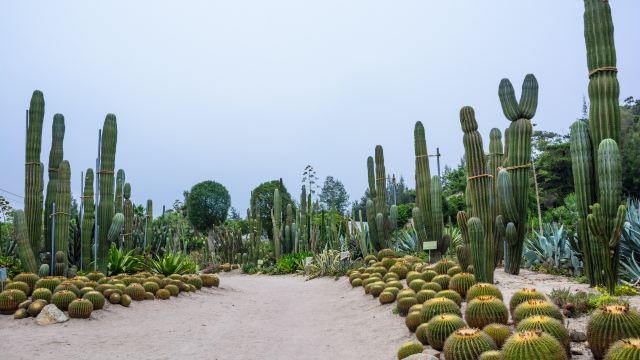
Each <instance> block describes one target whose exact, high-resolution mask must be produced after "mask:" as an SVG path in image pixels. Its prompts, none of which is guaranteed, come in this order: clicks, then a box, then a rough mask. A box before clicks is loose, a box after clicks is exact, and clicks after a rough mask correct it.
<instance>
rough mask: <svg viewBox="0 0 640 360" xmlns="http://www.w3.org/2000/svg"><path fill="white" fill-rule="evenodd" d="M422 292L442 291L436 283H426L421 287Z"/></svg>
mask: <svg viewBox="0 0 640 360" xmlns="http://www.w3.org/2000/svg"><path fill="white" fill-rule="evenodd" d="M422 290H431V291H435V292H439V291H442V286H440V284H438V283H436V282H428V283H426V284H424V285H423V286H422Z"/></svg>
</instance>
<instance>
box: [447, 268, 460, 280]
mask: <svg viewBox="0 0 640 360" xmlns="http://www.w3.org/2000/svg"><path fill="white" fill-rule="evenodd" d="M461 272H462V268H461V267H460V266H458V265H456V266H454V267H452V268H451V269H449V270H448V271H447V275H449V276H451V277H454V276H455V275H457V274H460V273H461Z"/></svg>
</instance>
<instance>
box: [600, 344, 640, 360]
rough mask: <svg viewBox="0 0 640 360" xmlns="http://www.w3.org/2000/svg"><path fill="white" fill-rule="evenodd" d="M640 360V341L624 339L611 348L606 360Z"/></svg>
mask: <svg viewBox="0 0 640 360" xmlns="http://www.w3.org/2000/svg"><path fill="white" fill-rule="evenodd" d="M638 359H640V339H624V340H620V341H617V342H615V343H614V344H613V345H611V347H610V348H609V351H608V352H607V355H606V356H605V357H604V360H638Z"/></svg>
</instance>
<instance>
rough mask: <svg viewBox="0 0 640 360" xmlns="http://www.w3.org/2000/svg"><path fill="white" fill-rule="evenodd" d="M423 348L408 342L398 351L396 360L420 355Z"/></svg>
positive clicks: (415, 343)
mask: <svg viewBox="0 0 640 360" xmlns="http://www.w3.org/2000/svg"><path fill="white" fill-rule="evenodd" d="M423 350H424V349H423V347H422V345H421V344H419V343H417V342H415V341H408V342H406V343H404V344H402V346H400V349H398V360H402V359H404V358H408V357H409V356H411V355H414V354H420V353H421V352H422V351H423Z"/></svg>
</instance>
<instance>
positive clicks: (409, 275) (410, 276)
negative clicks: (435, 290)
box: [407, 271, 424, 284]
mask: <svg viewBox="0 0 640 360" xmlns="http://www.w3.org/2000/svg"><path fill="white" fill-rule="evenodd" d="M416 279H420V280H423V281H424V279H422V274H421V273H419V272H417V271H409V272H408V273H407V284H410V283H411V282H412V281H413V280H416Z"/></svg>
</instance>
